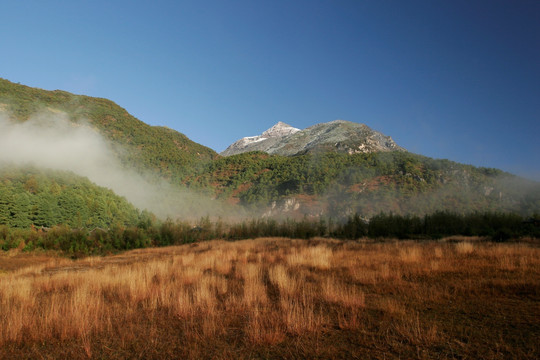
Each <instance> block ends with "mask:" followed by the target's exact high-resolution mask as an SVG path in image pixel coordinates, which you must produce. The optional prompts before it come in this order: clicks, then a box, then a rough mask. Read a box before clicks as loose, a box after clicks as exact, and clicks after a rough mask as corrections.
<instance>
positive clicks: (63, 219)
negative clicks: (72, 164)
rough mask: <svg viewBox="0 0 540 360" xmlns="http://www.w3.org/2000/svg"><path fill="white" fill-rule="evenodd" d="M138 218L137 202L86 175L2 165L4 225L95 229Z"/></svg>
mask: <svg viewBox="0 0 540 360" xmlns="http://www.w3.org/2000/svg"><path fill="white" fill-rule="evenodd" d="M138 221H139V212H138V210H137V209H135V208H134V207H133V205H131V204H130V203H128V202H127V201H126V200H125V199H124V198H122V197H120V196H118V195H116V194H115V193H113V192H112V191H111V190H108V189H105V188H101V187H98V186H96V185H94V184H93V183H91V182H90V181H89V180H88V179H86V178H82V177H80V176H76V175H75V174H73V173H69V172H63V171H53V170H40V169H37V168H34V167H26V168H20V167H15V166H7V165H5V166H2V167H0V225H6V226H9V227H13V228H20V229H27V228H29V227H30V226H34V227H52V226H55V225H60V224H62V225H66V226H69V227H71V228H89V229H92V228H109V227H111V226H113V225H119V226H126V225H134V224H137V222H138Z"/></svg>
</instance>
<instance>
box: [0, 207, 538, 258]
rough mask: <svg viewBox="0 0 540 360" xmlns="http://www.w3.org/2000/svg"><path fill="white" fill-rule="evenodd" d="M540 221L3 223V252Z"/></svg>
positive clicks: (450, 216)
mask: <svg viewBox="0 0 540 360" xmlns="http://www.w3.org/2000/svg"><path fill="white" fill-rule="evenodd" d="M539 223H540V216H538V215H536V216H535V217H534V218H531V219H527V218H524V217H522V216H520V215H516V214H504V213H482V214H480V213H471V214H467V215H460V214H456V213H450V212H436V213H434V214H430V215H425V216H423V217H418V216H400V215H394V214H383V213H381V214H378V215H377V216H374V217H373V218H372V219H371V220H370V221H369V222H366V221H364V220H362V219H361V218H360V217H359V216H358V215H354V216H351V217H349V219H348V220H347V221H345V222H341V223H336V222H335V221H333V220H332V219H328V220H323V219H319V220H317V221H310V220H307V219H304V220H291V219H287V220H283V221H277V220H275V219H269V218H264V219H251V220H245V221H242V222H238V223H235V224H227V223H224V222H222V221H215V222H212V221H210V219H209V218H208V217H205V218H201V219H200V221H199V222H198V223H196V224H190V223H188V222H184V221H176V222H173V221H170V220H167V221H165V222H157V221H154V220H152V218H151V217H150V216H149V214H142V215H141V217H140V218H139V222H138V223H137V225H136V226H134V225H132V226H121V225H113V226H112V227H111V228H108V229H104V228H94V229H88V228H70V227H68V226H54V227H52V228H50V229H36V228H31V229H14V228H10V227H8V226H4V225H0V248H1V249H4V250H8V249H10V248H16V247H18V248H22V249H24V250H33V249H45V250H56V251H60V252H63V253H64V254H66V255H69V256H72V257H81V256H87V255H90V254H107V253H114V252H117V251H122V250H129V249H138V248H146V247H157V246H169V245H179V244H186V243H192V242H196V241H202V240H212V239H226V240H241V239H253V238H258V237H284V238H291V239H311V238H314V237H332V238H340V239H350V240H354V239H358V238H362V237H369V238H374V239H379V238H398V239H420V240H427V239H439V238H442V237H448V236H456V235H465V236H480V237H485V238H486V239H491V240H493V241H508V240H511V239H517V238H523V237H536V238H539V237H540V225H539Z"/></svg>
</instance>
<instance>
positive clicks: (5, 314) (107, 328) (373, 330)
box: [0, 238, 540, 358]
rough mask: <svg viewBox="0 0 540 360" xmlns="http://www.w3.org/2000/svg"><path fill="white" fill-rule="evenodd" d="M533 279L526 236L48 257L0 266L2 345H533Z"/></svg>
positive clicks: (302, 350) (224, 350)
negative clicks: (501, 240) (508, 240)
mask: <svg viewBox="0 0 540 360" xmlns="http://www.w3.org/2000/svg"><path fill="white" fill-rule="evenodd" d="M539 289H540V250H539V248H538V247H537V246H535V245H534V243H533V244H493V243H486V242H480V241H474V242H472V241H462V242H458V243H453V242H438V243H437V242H428V243H415V242H409V241H403V242H393V241H390V242H385V243H367V242H339V241H335V240H328V241H327V240H324V239H317V240H316V241H311V242H310V241H299V240H289V239H279V238H272V239H258V240H247V241H238V242H232V243H230V242H224V241H213V242H207V243H203V244H193V245H186V246H177V247H170V248H161V249H147V250H137V251H132V252H129V253H125V254H122V255H117V256H112V257H104V258H87V259H82V260H78V261H71V260H66V259H60V258H53V259H51V260H50V261H43V262H40V263H39V264H38V265H35V266H27V267H24V268H21V269H18V270H11V271H7V272H4V273H3V275H2V276H1V277H0V358H1V357H12V356H19V357H50V356H53V357H56V356H58V357H62V356H60V355H58V354H57V353H56V355H55V351H59V349H60V348H62V346H68V348H69V346H71V348H69V349H71V350H69V351H68V352H67V353H64V354H65V356H64V357H79V358H86V357H97V358H104V357H106V358H130V357H149V358H152V357H154V358H159V357H160V355H163V357H164V358H178V357H187V358H189V357H192V358H200V357H214V358H216V357H217V358H231V357H234V358H237V357H246V358H247V357H249V356H247V355H245V354H249V352H250V351H254V350H253V349H258V350H257V351H262V352H260V353H258V354H259V355H257V356H260V357H276V358H279V357H297V355H298V357H304V358H305V357H311V356H310V355H313V356H318V357H326V358H332V357H335V355H337V354H338V353H339V351H340V350H338V349H341V351H343V349H347V353H349V354H351V356H352V355H354V354H356V355H354V356H358V357H360V354H361V349H364V348H366V347H367V348H380V349H385V351H387V352H388V354H395V357H399V356H401V357H410V356H412V357H419V355H418V354H419V351H420V349H421V350H422V351H427V352H428V353H429V354H431V355H430V356H427V357H452V356H457V355H459V356H458V357H484V358H486V357H487V358H490V357H493V358H495V357H497V356H496V354H495V353H494V352H493V349H494V348H496V349H498V350H497V351H498V352H499V354H502V355H504V354H506V355H511V354H512V352H516V351H517V353H516V354H517V355H518V357H524V358H527V357H530V358H534V355H536V354H538V351H539V350H538V347H537V346H536V347H535V345H534V343H535V341H534V338H535V336H537V335H540V334H538V327H537V324H538V323H537V318H538V317H537V315H540V314H539V313H538V301H539V300H540V299H539V298H538V290H539ZM514 293H515V294H520V295H516V296H519V297H517V298H515V297H511V298H510V299H511V301H512V304H513V305H512V308H508V307H507V306H508V305H507V303H508V302H509V301H510V300H509V299H507V297H508V296H514V295H512V294H514ZM523 294H525V295H523ZM498 299H500V300H498ZM516 299H520V300H516ZM520 301H521V302H520ZM534 309H536V310H534ZM479 311H480V312H482V314H483V315H482V316H483V317H480V318H481V319H482V321H481V323H478V324H474V323H471V321H472V320H470V319H469V318H468V317H465V318H462V317H463V314H468V313H470V314H476V313H478V312H479ZM505 311H506V312H507V314H506V315H505V316H508V317H501V316H500V314H503V313H505ZM531 312H532V313H531ZM534 312H536V314H535V313H534ZM491 317H493V319H492V318H491ZM491 319H492V320H491ZM513 319H515V322H516V324H519V325H520V326H517V325H516V326H514V325H513V324H514V323H513V322H512V321H514V320H513ZM535 319H536V320H535ZM505 321H506V322H505ZM467 324H469V325H467ZM501 324H503V325H501ZM524 324H525V325H524ZM520 327H521V328H520ZM509 329H511V330H509ZM509 331H514V332H515V334H514V335H511V336H509V335H508V333H509ZM497 334H499V335H500V336H499V337H497ZM503 334H504V336H505V337H502V336H503ZM511 334H512V333H511ZM492 336H495V337H492ZM512 336H513V337H512ZM454 338H455V339H460V342H459V344H460V345H459V346H458V345H456V343H455V342H454V343H453V342H452V341H453V340H452V339H454ZM324 339H328V340H324ZM332 339H334V340H332ZM490 339H494V340H490ZM508 339H510V340H508ZM512 339H515V341H514V340H512ZM314 341H315V343H313V342H314ZM47 344H56V345H47ZM174 344H182V346H179V345H178V346H179V347H177V346H176V345H174ZM209 344H210V345H209ZM293 344H295V345H294V346H293ZM314 344H315V345H314ZM466 344H469V345H466ZM281 345H283V347H281V348H279V349H281V350H279V351H282V352H279V351H278V350H276V349H278V348H276V346H281ZM477 346H480V347H481V349H480V350H478V348H476V347H477ZM36 348H40V349H42V350H41V351H45V352H47V351H50V352H49V355H47V356H45V355H44V356H41V354H40V356H36V354H35V353H32V351H34V350H32V349H36ZM135 348H136V349H139V351H142V352H143V355H140V354H139V355H136V354H135V353H132V352H129V351H128V350H126V349H135ZM292 348H294V349H296V350H295V351H297V353H295V354H296V355H294V356H293V353H291V352H290V351H291V350H290V349H292ZM2 349H8V350H2ZM107 349H109V350H107ZM114 349H117V351H115V350H114ZM118 349H122V352H118V351H119V350H118ZM212 349H213V350H212ZM235 349H243V351H246V353H243V352H242V353H241V354H242V356H240V353H238V351H237V350H235ZM250 349H251V350H250ZM262 349H266V350H262ZM271 349H273V350H271ZM332 349H334V350H332ZM270 350H271V351H277V352H273V353H272V354H273V355H271V356H270V355H269V354H270V353H267V352H266V351H270ZM3 351H7V352H3ZM66 351H67V350H66ZM126 351H128V352H126ZM133 351H135V350H133ZM144 354H146V355H144ZM152 354H153V355H152ZM265 354H266V355H265ZM299 354H300V355H299ZM396 354H397V355H396ZM244 355H245V356H244ZM439 355H440V356H439ZM257 356H255V357H257ZM393 356H394V355H391V356H389V357H393ZM422 356H423V355H422ZM512 356H513V355H512ZM367 357H371V356H367ZM382 357H384V356H381V358H382ZM503 357H504V356H503Z"/></svg>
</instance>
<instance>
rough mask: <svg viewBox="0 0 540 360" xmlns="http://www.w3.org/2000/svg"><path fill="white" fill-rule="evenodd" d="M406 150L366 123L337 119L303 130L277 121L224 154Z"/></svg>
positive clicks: (288, 154) (295, 153)
mask: <svg viewBox="0 0 540 360" xmlns="http://www.w3.org/2000/svg"><path fill="white" fill-rule="evenodd" d="M404 150H405V149H403V148H402V147H400V146H398V145H397V144H396V143H395V142H394V140H392V138H391V137H390V136H386V135H384V134H382V133H380V132H378V131H375V130H372V129H371V128H369V127H368V126H367V125H365V124H357V123H353V122H350V121H345V120H334V121H331V122H328V123H323V124H317V125H314V126H311V127H308V128H307V129H304V130H299V129H296V128H294V127H292V126H290V125H287V124H285V123H282V122H278V123H277V124H276V125H274V126H273V127H271V128H270V129H268V130H266V131H265V132H263V133H262V134H261V135H258V136H250V137H245V138H242V139H240V140H238V141H236V142H235V143H233V144H232V145H231V146H229V147H228V148H227V149H226V150H225V151H223V152H222V153H221V155H223V156H230V155H235V154H240V153H244V152H249V151H264V152H266V153H269V154H276V155H285V156H292V155H297V154H304V153H312V152H321V151H325V152H326V151H331V152H340V153H348V154H357V153H370V152H380V151H382V152H384V151H404Z"/></svg>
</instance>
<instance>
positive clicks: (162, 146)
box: [0, 79, 217, 180]
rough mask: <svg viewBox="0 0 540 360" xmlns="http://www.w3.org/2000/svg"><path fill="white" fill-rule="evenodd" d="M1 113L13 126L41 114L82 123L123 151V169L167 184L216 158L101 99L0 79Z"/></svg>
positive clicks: (177, 135) (182, 136)
mask: <svg viewBox="0 0 540 360" xmlns="http://www.w3.org/2000/svg"><path fill="white" fill-rule="evenodd" d="M2 109H5V110H6V111H7V112H8V113H9V114H10V116H11V117H13V118H14V119H17V120H19V121H25V120H27V119H29V118H30V117H31V116H32V115H34V114H37V113H39V112H42V111H53V112H56V111H62V112H65V113H66V114H67V115H68V116H69V118H70V120H72V121H80V120H83V121H88V122H90V124H91V125H92V126H95V127H96V128H97V129H98V130H99V131H100V132H101V133H102V134H103V135H104V136H105V137H106V138H108V139H110V140H111V141H113V142H114V143H116V144H118V145H120V146H121V147H122V148H123V149H124V151H119V152H118V155H119V157H120V158H121V159H122V161H123V162H124V164H125V165H126V166H130V167H133V168H135V169H138V170H145V171H148V170H150V171H152V172H154V173H157V174H159V175H161V176H163V177H165V178H169V179H173V180H176V179H179V178H180V177H182V176H183V175H185V174H187V173H189V172H190V171H192V168H195V167H198V166H199V165H200V164H204V163H206V162H208V161H211V160H212V159H213V158H215V157H216V156H217V154H216V153H215V151H213V150H211V149H209V148H207V147H205V146H202V145H200V144H197V143H195V142H193V141H191V140H189V139H188V138H187V137H186V136H185V135H183V134H181V133H179V132H177V131H174V130H171V129H168V128H165V127H159V126H150V125H147V124H145V123H143V122H142V121H140V120H138V119H136V118H135V117H133V116H132V115H130V114H129V113H128V112H127V111H126V110H125V109H123V108H121V107H120V106H118V105H117V104H115V103H114V102H112V101H110V100H107V99H101V98H93V97H89V96H83V95H74V94H70V93H68V92H65V91H60V90H55V91H46V90H42V89H37V88H32V87H28V86H24V85H19V84H14V83H12V82H10V81H8V80H5V79H0V110H2Z"/></svg>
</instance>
